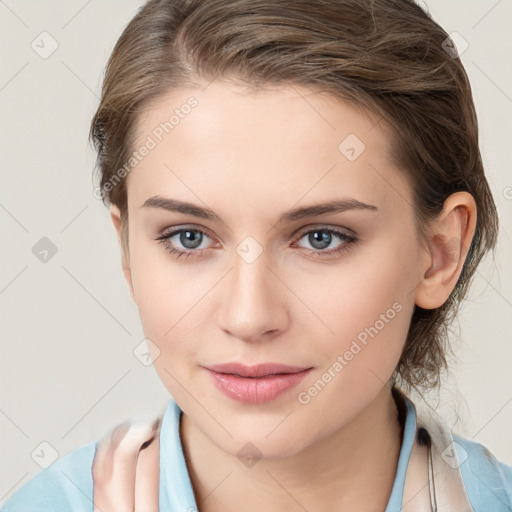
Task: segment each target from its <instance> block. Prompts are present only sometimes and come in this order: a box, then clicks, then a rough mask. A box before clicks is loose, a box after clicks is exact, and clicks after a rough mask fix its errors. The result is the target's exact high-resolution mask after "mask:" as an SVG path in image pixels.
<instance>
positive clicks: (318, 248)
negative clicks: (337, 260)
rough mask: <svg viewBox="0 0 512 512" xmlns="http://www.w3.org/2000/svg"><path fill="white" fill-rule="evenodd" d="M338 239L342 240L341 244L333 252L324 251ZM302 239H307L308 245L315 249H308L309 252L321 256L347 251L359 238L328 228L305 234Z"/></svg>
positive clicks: (313, 230)
mask: <svg viewBox="0 0 512 512" xmlns="http://www.w3.org/2000/svg"><path fill="white" fill-rule="evenodd" d="M336 238H338V239H339V240H341V243H340V244H339V245H338V246H336V247H335V248H334V249H332V250H329V251H326V250H324V249H325V248H326V247H329V246H330V245H331V244H332V242H333V240H335V239H336ZM302 239H306V241H307V243H309V244H310V245H311V246H312V247H313V248H312V249H308V251H310V252H312V253H313V254H321V255H331V254H337V253H340V252H342V251H345V250H347V249H348V248H349V246H351V245H352V244H354V243H355V242H356V241H357V237H356V236H355V235H353V234H350V235H349V234H348V233H344V232H342V231H338V230H337V229H333V228H328V227H320V228H316V229H311V230H309V231H306V232H303V233H302V234H301V236H300V237H299V239H298V240H302Z"/></svg>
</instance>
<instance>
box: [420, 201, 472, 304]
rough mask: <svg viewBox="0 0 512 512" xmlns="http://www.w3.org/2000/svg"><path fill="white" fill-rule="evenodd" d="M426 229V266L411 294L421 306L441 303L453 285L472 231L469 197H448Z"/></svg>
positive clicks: (458, 275)
mask: <svg viewBox="0 0 512 512" xmlns="http://www.w3.org/2000/svg"><path fill="white" fill-rule="evenodd" d="M430 228H431V234H430V236H429V240H428V244H427V245H428V252H429V262H430V265H429V266H428V268H426V270H425V272H424V275H423V277H422V280H421V282H420V285H419V286H418V287H417V289H416V295H415V302H416V305H417V306H419V307H421V308H424V309H434V308H438V307H440V306H442V305H443V304H444V303H445V302H446V300H447V299H448V297H449V296H450V294H451V292H452V291H453V289H454V288H455V285H456V284H457V281H458V279H459V277H460V274H461V272H462V268H463V266H464V262H465V260H466V256H467V254H468V251H469V247H470V246H471V242H472V240H473V237H474V235H475V230H476V204H475V200H474V199H473V196H471V194H469V193H467V192H456V193H455V194H452V195H451V196H449V197H448V198H447V199H446V201H445V202H444V206H443V210H442V211H441V213H440V214H439V215H438V217H437V218H436V219H435V220H434V221H433V222H432V224H431V226H430Z"/></svg>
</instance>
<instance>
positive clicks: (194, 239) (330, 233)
mask: <svg viewBox="0 0 512 512" xmlns="http://www.w3.org/2000/svg"><path fill="white" fill-rule="evenodd" d="M207 238H211V237H210V236H209V235H208V233H207V232H206V231H203V230H201V229H197V228H192V227H181V228H179V229H174V230H171V231H167V232H164V233H163V234H162V235H161V236H159V237H158V238H156V240H158V241H159V242H160V243H161V244H163V246H164V248H165V250H166V251H167V252H168V253H170V254H172V255H174V256H175V257H176V258H181V257H185V258H189V257H191V256H192V257H196V256H201V255H202V254H203V253H204V252H207V250H208V248H209V247H208V244H206V245H205V244H204V242H205V240H206V239H207ZM303 238H305V239H306V240H307V243H309V244H311V246H312V247H313V248H312V249H308V248H306V250H307V251H308V252H310V253H312V254H315V255H321V256H329V255H332V254H338V253H341V252H342V251H345V250H347V249H348V248H349V247H350V246H351V245H352V244H354V243H355V242H357V237H356V236H355V235H354V234H348V233H344V232H342V231H339V230H337V229H334V228H329V227H323V226H322V227H319V228H316V229H310V230H309V231H305V232H302V234H301V235H300V237H299V238H298V239H297V240H302V239H303ZM336 238H338V239H339V240H340V241H341V242H340V243H339V244H338V246H336V247H335V248H334V249H331V250H329V251H327V250H324V249H325V248H326V247H329V246H330V245H331V244H332V242H333V240H335V239H336ZM295 243H296V242H295ZM181 247H182V248H181Z"/></svg>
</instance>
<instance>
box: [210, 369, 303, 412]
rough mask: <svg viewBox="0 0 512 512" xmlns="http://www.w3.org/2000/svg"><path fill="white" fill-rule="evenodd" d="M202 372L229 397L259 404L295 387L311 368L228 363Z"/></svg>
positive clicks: (246, 402)
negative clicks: (205, 372)
mask: <svg viewBox="0 0 512 512" xmlns="http://www.w3.org/2000/svg"><path fill="white" fill-rule="evenodd" d="M205 370H207V371H208V373H209V374H210V375H211V376H212V379H213V382H214V384H215V385H216V386H217V388H218V389H219V390H220V391H222V392H223V393H224V394H225V395H227V396H228V397H230V398H232V399H234V400H237V401H238V402H242V403H245V404H262V403H265V402H269V401H270V400H274V399H275V398H277V397H278V396H279V395H281V394H283V393H285V392H286V391H288V390H289V389H291V388H293V387H295V386H297V385H298V384H299V383H300V382H301V381H302V379H304V377H305V376H306V375H307V374H308V373H309V371H310V370H312V368H304V367H298V366H287V365H282V364H277V363H266V364H259V365H256V366H246V365H244V364H241V363H227V364H219V365H212V366H209V367H205Z"/></svg>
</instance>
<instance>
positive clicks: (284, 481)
mask: <svg viewBox="0 0 512 512" xmlns="http://www.w3.org/2000/svg"><path fill="white" fill-rule="evenodd" d="M180 431H181V432H180V435H181V439H182V444H183V451H184V454H185V458H186V460H187V465H188V470H189V474H190V479H191V482H192V486H193V488H194V493H195V497H196V502H197V505H198V507H199V510H200V512H214V511H216V510H246V511H251V512H252V511H260V510H261V511H263V510H265V511H266V512H273V511H282V510H283V509H284V510H286V509H291V510H304V509H305V510H308V511H311V512H313V511H316V510H322V511H324V512H325V511H330V510H333V511H334V510H367V511H378V512H382V511H383V510H384V509H385V508H386V505H387V502H388V500H389V496H390V494H391V489H392V487H393V482H394V480H395V474H396V468H397V464H398V457H399V454H400V448H401V444H402V426H401V424H400V421H399V413H398V409H397V405H396V402H395V400H394V398H393V396H392V393H391V390H390V388H389V387H388V386H385V387H384V388H383V389H382V390H381V392H380V393H379V394H378V395H377V397H376V398H375V399H374V400H373V401H372V402H371V403H370V404H369V405H368V407H367V408H366V409H364V410H363V411H362V412H361V413H360V414H359V415H358V416H357V417H355V418H354V419H353V420H352V421H351V422H350V423H348V424H347V425H345V426H343V427H342V428H340V429H339V430H338V431H336V432H334V433H333V434H332V435H329V436H327V437H325V438H323V439H321V440H319V441H317V442H315V443H314V444H312V445H310V446H308V447H307V448H306V449H305V450H302V451H301V452H298V453H296V454H294V455H293V456H290V457H286V458H283V459H261V460H259V461H258V463H257V464H255V465H254V466H252V467H250V468H246V467H244V466H243V465H241V464H240V461H239V460H238V458H237V457H235V456H233V455H231V454H228V453H226V452H225V451H223V450H221V449H220V448H218V447H217V446H216V445H214V444H213V443H212V442H211V440H210V439H209V438H207V437H206V436H204V434H203V433H202V432H201V431H200V430H199V429H197V428H196V427H195V426H194V425H193V424H192V423H191V422H190V420H189V418H188V417H187V416H186V415H185V414H183V415H182V421H181V425H180ZM370 487H371V492H369V488H370ZM249 496H250V503H249V502H248V497H249Z"/></svg>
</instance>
